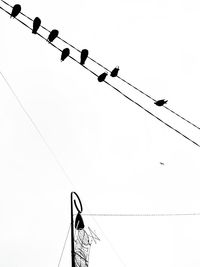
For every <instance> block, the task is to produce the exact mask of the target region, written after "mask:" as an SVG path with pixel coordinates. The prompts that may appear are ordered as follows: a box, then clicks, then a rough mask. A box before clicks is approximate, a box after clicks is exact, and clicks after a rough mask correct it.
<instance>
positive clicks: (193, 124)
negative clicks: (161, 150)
mask: <svg viewBox="0 0 200 267" xmlns="http://www.w3.org/2000/svg"><path fill="white" fill-rule="evenodd" d="M1 1H2V2H3V3H4V4H6V5H7V6H9V7H10V8H13V6H11V5H10V4H9V3H7V2H6V1H4V0H1ZM7 13H8V12H7ZM20 13H21V14H22V16H24V17H25V18H27V19H29V20H30V21H32V22H33V19H31V18H30V17H29V16H27V15H26V14H24V13H23V12H20ZM41 28H43V29H44V30H45V31H47V32H49V33H50V30H48V29H47V28H46V27H44V26H41ZM57 38H58V39H60V40H61V41H63V42H64V43H66V44H67V45H69V46H70V47H72V48H73V49H75V50H76V51H78V52H81V50H80V49H78V48H76V47H75V46H74V45H72V44H71V43H69V42H67V41H65V40H64V39H63V38H61V37H59V36H58V37H57ZM88 58H89V59H90V60H91V61H93V62H94V63H95V64H97V65H98V66H100V67H102V68H103V69H104V70H106V71H108V72H111V71H110V70H109V69H108V68H106V67H105V66H104V65H102V64H101V63H99V62H98V61H97V60H95V59H93V58H91V57H88ZM117 78H118V79H120V80H121V81H123V82H124V83H126V84H127V85H129V86H130V87H132V88H133V89H135V90H137V91H138V92H140V93H141V94H143V95H145V96H146V97H148V98H149V99H151V100H152V101H154V102H155V101H156V99H154V98H153V97H152V96H150V95H149V94H147V93H145V92H144V91H142V90H141V89H139V88H138V87H136V86H134V85H133V84H131V83H130V82H128V81H126V80H125V79H123V78H122V77H120V76H117ZM163 107H164V108H165V109H166V110H168V111H170V112H171V113H173V114H174V115H176V116H178V117H179V118H181V119H182V120H184V121H185V122H187V123H189V124H191V125H192V126H194V127H195V128H197V129H198V130H200V127H199V126H198V125H196V124H195V123H193V122H191V121H189V120H188V119H186V118H184V117H183V116H181V115H180V114H178V113H177V112H175V111H173V110H172V109H171V108H168V107H167V106H165V105H164V106H163Z"/></svg>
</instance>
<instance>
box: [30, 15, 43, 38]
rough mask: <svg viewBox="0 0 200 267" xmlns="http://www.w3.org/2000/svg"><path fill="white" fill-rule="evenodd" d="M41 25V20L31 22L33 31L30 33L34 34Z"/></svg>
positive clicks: (36, 19)
mask: <svg viewBox="0 0 200 267" xmlns="http://www.w3.org/2000/svg"><path fill="white" fill-rule="evenodd" d="M40 25H41V19H40V18H38V17H36V18H35V19H34V21H33V30H32V33H34V34H36V33H37V31H38V29H39V28H40Z"/></svg>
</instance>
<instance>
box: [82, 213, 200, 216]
mask: <svg viewBox="0 0 200 267" xmlns="http://www.w3.org/2000/svg"><path fill="white" fill-rule="evenodd" d="M82 215H83V216H95V217H173V216H200V212H193V213H82Z"/></svg>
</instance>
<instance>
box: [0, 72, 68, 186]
mask: <svg viewBox="0 0 200 267" xmlns="http://www.w3.org/2000/svg"><path fill="white" fill-rule="evenodd" d="M0 74H1V76H2V77H3V79H4V81H5V82H6V84H7V86H8V88H9V89H10V92H11V93H12V95H13V96H14V97H15V99H16V101H17V102H18V104H19V106H20V107H21V109H22V110H23V112H24V113H25V114H26V116H27V117H28V119H29V121H30V122H31V124H32V125H33V127H34V128H35V130H36V132H37V133H38V134H39V136H40V137H41V139H42V141H43V142H44V144H45V145H46V147H47V149H48V151H49V152H50V153H51V155H52V156H53V158H54V160H55V161H56V163H57V165H58V167H59V168H60V170H61V171H62V173H63V174H64V176H65V177H66V178H67V180H68V181H69V182H70V183H71V185H72V186H73V183H72V181H71V179H70V178H69V175H68V174H67V173H66V171H65V168H64V167H63V165H62V164H61V162H60V161H59V159H58V157H57V156H56V153H55V152H54V151H53V149H52V148H51V146H50V145H49V144H48V142H47V140H46V138H45V137H44V135H43V134H42V132H41V131H40V129H39V127H38V126H37V124H36V123H35V121H34V120H33V118H32V117H31V115H30V114H29V113H28V111H27V110H26V109H25V107H24V105H23V104H22V102H21V100H20V99H19V97H18V96H17V94H16V93H15V91H14V90H13V88H12V87H11V85H10V84H9V82H8V80H7V79H6V77H5V76H4V75H3V73H2V72H1V71H0Z"/></svg>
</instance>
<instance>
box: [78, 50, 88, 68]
mask: <svg viewBox="0 0 200 267" xmlns="http://www.w3.org/2000/svg"><path fill="white" fill-rule="evenodd" d="M88 54H89V51H88V50H87V49H83V50H82V51H81V62H80V64H81V65H84V64H85V61H86V59H87V57H88Z"/></svg>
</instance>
